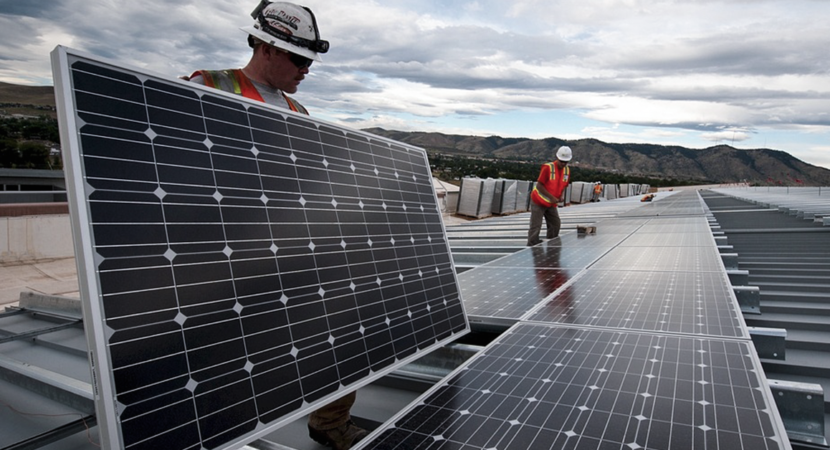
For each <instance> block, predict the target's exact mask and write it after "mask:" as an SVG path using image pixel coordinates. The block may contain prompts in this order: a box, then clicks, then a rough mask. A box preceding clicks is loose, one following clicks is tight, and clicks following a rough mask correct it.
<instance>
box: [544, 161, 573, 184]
mask: <svg viewBox="0 0 830 450" xmlns="http://www.w3.org/2000/svg"><path fill="white" fill-rule="evenodd" d="M548 166H550V179H551V180H555V179H556V167H555V166H554V165H553V163H548ZM562 175H563V177H564V178H565V179H566V180H567V179H569V178H570V176H571V168H570V167H568V166H565V167H564V168H563V169H562Z"/></svg>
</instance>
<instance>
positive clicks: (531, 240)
mask: <svg viewBox="0 0 830 450" xmlns="http://www.w3.org/2000/svg"><path fill="white" fill-rule="evenodd" d="M572 157H573V152H572V151H571V148H570V147H567V146H562V147H559V150H557V151H556V161H554V162H550V163H547V164H544V165H542V171H541V172H540V173H539V178H537V179H536V185H535V186H534V187H533V192H531V193H530V198H531V202H530V229H528V231H527V245H528V247H531V246H534V245H536V244H538V243H540V242H542V241H541V239H539V234H540V232H541V230H542V218H544V219H545V225H546V226H547V238H548V239H553V238H555V237H557V236H559V229H560V228H561V227H562V222H561V220H560V219H559V211H558V210H557V205H558V204H559V202H561V201H563V200H564V197H565V188H566V187H568V183H569V182H570V180H571V170H570V168H568V161H570V160H571V158H572Z"/></svg>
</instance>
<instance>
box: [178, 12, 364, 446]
mask: <svg viewBox="0 0 830 450" xmlns="http://www.w3.org/2000/svg"><path fill="white" fill-rule="evenodd" d="M251 16H252V17H253V18H254V24H253V25H252V26H248V27H244V28H242V31H245V32H246V33H248V45H249V46H250V47H251V48H252V49H253V54H252V55H251V59H250V61H248V64H247V65H246V66H245V67H243V68H241V69H227V70H198V71H196V72H194V73H193V75H191V76H190V77H189V79H190V81H192V82H196V83H200V84H203V85H206V86H210V87H214V88H217V89H221V90H223V91H227V92H233V93H236V94H238V95H242V96H244V97H247V98H250V99H253V100H258V101H262V102H265V103H268V104H270V105H274V106H278V107H281V108H285V109H290V110H291V111H294V112H299V113H302V114H308V111H307V110H306V109H305V108H304V107H303V106H302V105H301V104H300V103H299V102H297V101H296V100H294V99H293V98H291V97H289V96H288V95H287V94H294V93H295V92H297V89H298V87H299V85H300V82H302V81H303V79H304V78H305V76H306V75H307V74H308V72H309V67H311V63H312V62H314V61H320V56H319V54H320V53H326V52H327V51H328V49H329V43H328V41H324V40H322V39H320V30H319V29H318V27H317V21H316V19H315V17H314V13H313V12H311V9H309V8H306V7H304V6H299V5H295V4H293V3H286V2H273V3H272V2H269V1H267V0H262V2H261V3H260V4H259V6H258V7H257V8H256V9H255V10H254V12H253V13H251ZM355 399H356V394H355V393H354V392H352V393H349V394H347V395H345V396H343V397H341V398H340V399H338V400H335V401H334V402H332V403H329V404H328V405H326V406H323V407H322V408H320V409H318V410H316V411H314V412H313V413H311V414H310V415H309V418H308V432H309V436H310V437H311V438H312V439H314V440H315V441H317V442H318V443H320V444H322V445H326V446H329V447H331V448H333V449H336V450H347V449H349V448H350V447H351V446H352V445H354V444H355V443H357V442H358V441H359V440H361V439H362V438H363V437H365V436H366V435H367V432H366V430H364V429H362V428H360V427H358V426H356V425H355V424H354V423H353V422H352V420H351V414H350V411H351V408H352V405H354V402H355Z"/></svg>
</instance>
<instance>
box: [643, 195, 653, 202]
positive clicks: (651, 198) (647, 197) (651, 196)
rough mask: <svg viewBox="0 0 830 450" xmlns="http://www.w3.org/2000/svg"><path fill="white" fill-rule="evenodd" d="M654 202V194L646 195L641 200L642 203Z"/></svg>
mask: <svg viewBox="0 0 830 450" xmlns="http://www.w3.org/2000/svg"><path fill="white" fill-rule="evenodd" d="M652 200H654V194H648V195H644V196H643V198H641V199H640V201H641V202H650V201H652Z"/></svg>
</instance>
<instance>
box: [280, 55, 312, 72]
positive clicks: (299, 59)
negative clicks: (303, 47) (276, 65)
mask: <svg viewBox="0 0 830 450" xmlns="http://www.w3.org/2000/svg"><path fill="white" fill-rule="evenodd" d="M286 53H288V59H290V60H291V63H292V64H294V65H295V66H297V68H298V69H305V68H308V67H311V63H313V62H314V60H313V59H309V58H306V57H305V56H300V55H297V54H295V53H291V52H286Z"/></svg>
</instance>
